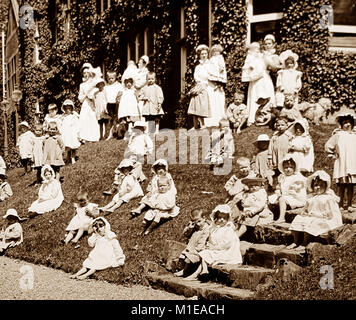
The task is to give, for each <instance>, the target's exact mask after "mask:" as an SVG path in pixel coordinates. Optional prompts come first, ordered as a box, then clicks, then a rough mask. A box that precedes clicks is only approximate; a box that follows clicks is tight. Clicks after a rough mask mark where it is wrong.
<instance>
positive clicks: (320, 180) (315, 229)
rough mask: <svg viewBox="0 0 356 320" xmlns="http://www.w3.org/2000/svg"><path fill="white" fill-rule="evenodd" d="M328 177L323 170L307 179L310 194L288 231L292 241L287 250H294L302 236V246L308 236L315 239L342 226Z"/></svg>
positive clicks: (337, 200)
mask: <svg viewBox="0 0 356 320" xmlns="http://www.w3.org/2000/svg"><path fill="white" fill-rule="evenodd" d="M330 184H331V179H330V176H329V175H328V174H327V173H326V172H325V171H323V170H318V171H316V172H314V174H313V175H311V176H310V177H309V178H308V181H307V185H308V191H310V192H312V193H311V194H310V195H309V197H308V200H307V203H306V206H305V208H304V210H303V211H302V212H301V213H300V214H298V215H297V216H296V217H295V218H294V220H293V222H292V224H291V226H290V228H289V230H292V231H293V235H294V241H293V243H292V244H291V245H290V246H288V247H287V248H289V249H293V248H295V247H296V246H297V245H298V243H300V242H299V238H300V236H301V235H303V237H302V238H303V239H301V240H302V242H301V243H302V246H306V245H307V244H308V241H309V238H310V235H312V236H314V237H316V236H319V235H321V234H323V233H326V232H328V231H330V230H333V229H336V228H338V227H340V226H342V215H341V212H340V209H339V206H338V202H339V200H340V198H339V197H337V196H336V195H335V193H334V191H333V190H331V189H330Z"/></svg>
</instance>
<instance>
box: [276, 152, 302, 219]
mask: <svg viewBox="0 0 356 320" xmlns="http://www.w3.org/2000/svg"><path fill="white" fill-rule="evenodd" d="M279 170H280V171H281V175H280V176H279V177H278V186H277V189H276V193H275V194H273V195H272V196H270V198H269V201H270V203H271V204H274V203H276V202H278V203H279V218H278V220H277V221H276V223H282V222H285V214H286V210H287V209H296V208H301V207H304V206H305V203H306V198H307V191H306V178H305V177H304V176H303V175H302V174H301V173H300V172H299V168H298V163H297V162H296V160H295V159H294V158H293V156H292V155H286V156H285V158H284V159H283V160H282V161H281V162H280V165H279Z"/></svg>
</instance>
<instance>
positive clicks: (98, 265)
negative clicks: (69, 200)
mask: <svg viewBox="0 0 356 320" xmlns="http://www.w3.org/2000/svg"><path fill="white" fill-rule="evenodd" d="M92 229H93V230H94V233H93V234H92V235H91V236H90V237H89V239H88V244H89V246H91V247H94V249H93V250H92V251H90V253H89V256H88V258H86V259H85V260H84V262H83V267H82V268H81V269H80V270H79V271H78V272H77V273H75V274H73V275H72V276H70V277H71V278H72V279H79V280H82V279H86V278H88V277H89V276H91V275H92V274H93V273H95V272H96V271H97V270H104V269H107V268H116V267H118V266H122V265H124V263H125V255H124V253H123V251H122V248H121V246H120V243H119V241H118V239H117V236H116V234H115V233H114V232H112V231H111V230H110V223H109V222H108V221H107V220H106V219H105V218H103V217H98V218H96V219H95V220H94V221H93V224H92Z"/></svg>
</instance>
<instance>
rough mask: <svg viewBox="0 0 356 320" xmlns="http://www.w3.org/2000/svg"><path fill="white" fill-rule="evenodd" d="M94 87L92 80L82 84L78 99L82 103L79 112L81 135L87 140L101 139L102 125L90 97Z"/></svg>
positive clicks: (81, 137)
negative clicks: (100, 125)
mask: <svg viewBox="0 0 356 320" xmlns="http://www.w3.org/2000/svg"><path fill="white" fill-rule="evenodd" d="M91 89H93V82H92V80H88V81H86V82H83V83H81V84H80V87H79V95H78V99H79V101H80V102H81V103H82V108H81V109H80V114H79V137H80V139H83V140H86V141H91V142H95V141H99V139H100V127H99V123H98V120H97V119H96V113H95V107H94V102H93V100H90V99H89V98H88V94H89V92H90V90H91Z"/></svg>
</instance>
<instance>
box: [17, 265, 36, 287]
mask: <svg viewBox="0 0 356 320" xmlns="http://www.w3.org/2000/svg"><path fill="white" fill-rule="evenodd" d="M20 273H21V274H22V277H21V278H20V280H19V284H20V288H21V290H22V291H28V290H32V289H33V285H34V281H35V276H34V272H33V268H32V267H31V266H29V265H23V266H21V268H20Z"/></svg>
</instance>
